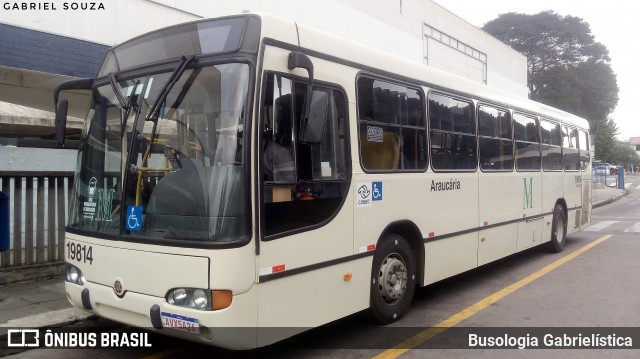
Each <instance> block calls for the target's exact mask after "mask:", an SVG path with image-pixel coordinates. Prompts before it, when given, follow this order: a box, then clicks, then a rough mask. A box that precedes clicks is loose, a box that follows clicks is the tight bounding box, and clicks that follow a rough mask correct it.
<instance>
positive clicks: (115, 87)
mask: <svg viewBox="0 0 640 359" xmlns="http://www.w3.org/2000/svg"><path fill="white" fill-rule="evenodd" d="M109 83H110V84H111V88H112V89H113V93H115V95H116V98H117V99H118V102H119V103H120V107H122V109H123V110H125V111H126V110H128V109H129V107H131V98H129V100H128V101H125V99H124V97H123V96H122V92H121V91H120V90H118V85H117V83H116V75H114V74H113V72H111V73H109ZM133 92H135V89H134V91H133Z"/></svg>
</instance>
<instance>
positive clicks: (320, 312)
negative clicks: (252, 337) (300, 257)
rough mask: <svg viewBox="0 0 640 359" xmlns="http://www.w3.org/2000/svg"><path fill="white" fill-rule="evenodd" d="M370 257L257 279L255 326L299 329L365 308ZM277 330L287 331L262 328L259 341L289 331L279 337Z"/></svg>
mask: <svg viewBox="0 0 640 359" xmlns="http://www.w3.org/2000/svg"><path fill="white" fill-rule="evenodd" d="M292 252H294V251H292ZM372 258H373V257H372V256H367V257H364V258H359V259H356V260H352V261H348V262H345V263H340V264H336V265H331V266H326V267H323V268H320V269H314V270H311V271H308V272H304V273H301V274H296V275H291V276H287V277H284V278H279V279H273V280H270V281H267V282H264V283H260V284H259V285H258V297H259V301H258V326H259V327H266V328H272V327H288V328H290V329H295V330H297V331H298V332H300V331H304V330H307V329H310V328H312V327H316V326H319V325H322V324H325V323H328V322H330V321H333V320H336V319H339V318H342V317H345V316H347V315H350V314H353V313H355V312H357V311H360V310H363V309H366V308H368V307H369V277H370V274H371V261H372ZM349 273H350V274H351V276H350V277H349V276H348V274H349ZM280 334H286V333H284V331H283V332H282V333H280V332H279V331H273V332H272V333H271V334H269V332H265V333H264V337H263V338H261V340H260V341H261V343H260V345H266V344H270V343H272V342H275V341H277V340H281V339H283V338H285V337H286V336H290V335H292V333H288V334H287V335H284V336H282V337H280V338H278V336H280Z"/></svg>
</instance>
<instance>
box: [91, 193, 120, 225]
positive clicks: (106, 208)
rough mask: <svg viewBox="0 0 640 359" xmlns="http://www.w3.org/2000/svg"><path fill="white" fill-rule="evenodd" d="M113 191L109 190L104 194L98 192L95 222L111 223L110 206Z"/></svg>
mask: <svg viewBox="0 0 640 359" xmlns="http://www.w3.org/2000/svg"><path fill="white" fill-rule="evenodd" d="M115 191H116V190H115V189H110V190H109V192H107V193H105V191H104V190H101V189H99V190H98V206H97V209H96V210H97V211H96V221H105V222H111V221H112V218H111V206H112V203H113V193H114V192H115Z"/></svg>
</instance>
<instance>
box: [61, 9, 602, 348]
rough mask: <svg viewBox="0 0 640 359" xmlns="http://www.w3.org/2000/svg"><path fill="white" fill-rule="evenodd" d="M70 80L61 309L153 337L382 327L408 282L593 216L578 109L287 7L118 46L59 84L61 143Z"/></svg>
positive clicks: (557, 243) (235, 341)
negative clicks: (335, 29)
mask: <svg viewBox="0 0 640 359" xmlns="http://www.w3.org/2000/svg"><path fill="white" fill-rule="evenodd" d="M71 89H90V93H91V97H92V105H91V108H90V110H89V112H88V115H87V117H86V122H85V126H84V130H83V131H82V134H81V144H80V147H79V153H78V163H77V172H76V175H75V182H74V187H73V194H72V196H71V197H72V198H71V202H70V203H71V206H70V207H71V209H70V215H69V221H68V226H67V229H66V244H65V245H66V262H67V264H66V291H67V294H68V297H69V300H70V301H71V302H72V303H73V304H74V305H76V306H78V307H81V308H84V309H86V310H88V311H91V312H92V313H95V314H96V315H99V316H102V317H106V318H109V319H112V320H116V321H119V322H122V323H126V324H128V325H133V326H138V327H148V328H151V330H157V331H158V332H160V333H163V334H167V335H172V336H178V337H182V338H185V339H189V340H193V341H198V342H203V343H208V344H211V345H216V346H221V347H227V348H253V347H259V346H263V345H268V344H270V343H273V342H275V341H278V340H281V339H283V338H284V337H287V336H290V335H292V334H295V333H296V332H299V331H301V330H304V329H305V328H312V327H316V326H319V325H322V324H324V323H327V322H330V321H333V320H336V319H338V318H341V317H344V316H347V315H349V314H352V313H355V312H359V311H363V310H369V311H370V312H371V314H372V316H373V318H375V319H377V320H378V321H380V322H382V323H391V322H393V321H396V320H398V319H399V318H401V317H402V316H403V315H404V314H405V313H406V312H407V310H408V308H409V305H410V303H411V300H412V296H413V294H414V290H415V287H416V286H426V285H428V284H431V283H434V282H436V281H439V280H442V279H444V278H447V277H450V276H453V275H456V274H458V273H461V272H464V271H467V270H470V269H473V268H476V267H478V266H481V265H483V264H486V263H489V262H491V261H494V260H497V259H499V258H503V257H505V256H508V255H511V254H513V253H516V252H519V251H522V250H525V249H527V248H530V247H532V246H536V245H539V244H545V245H547V246H548V247H549V248H550V249H551V250H553V251H556V252H557V251H561V250H562V249H563V246H564V244H565V236H566V235H567V234H569V233H571V232H574V231H576V230H578V229H580V228H581V227H583V226H585V225H586V224H588V223H589V221H590V215H591V165H590V155H589V150H588V149H589V136H588V131H589V130H588V123H587V121H585V120H584V119H581V118H579V117H576V116H573V115H571V114H568V113H565V112H562V111H560V110H557V109H554V108H551V107H548V106H545V105H542V104H539V103H536V102H532V101H529V100H527V99H524V98H520V97H517V96H513V95H511V94H508V93H505V92H502V91H498V90H495V89H492V88H490V87H488V86H486V85H483V84H479V83H475V82H471V81H468V80H465V79H462V78H459V77H457V76H453V75H450V74H447V73H444V72H441V71H438V70H435V69H432V68H429V67H426V66H423V65H421V64H418V63H414V62H410V61H407V60H404V59H402V58H399V57H396V56H393V55H391V54H387V53H383V52H380V51H377V50H374V49H371V48H367V47H364V46H361V45H359V44H356V43H353V42H350V41H347V40H344V39H341V38H337V37H335V36H332V35H328V34H326V33H323V32H321V31H317V30H314V29H312V28H309V27H306V26H304V25H302V24H297V23H294V22H290V21H286V20H283V19H280V18H277V17H273V16H268V15H258V14H243V15H238V16H230V17H223V18H218V19H208V20H202V21H197V22H191V23H187V24H182V25H177V26H172V27H169V28H165V29H161V30H158V31H154V32H151V33H148V34H145V35H142V36H139V37H136V38H134V39H132V40H129V41H127V42H125V43H123V44H120V45H118V46H115V47H113V48H112V49H110V50H109V51H108V53H107V55H106V58H105V60H104V64H103V65H102V67H101V69H100V71H99V73H98V75H97V77H96V78H95V79H80V80H72V81H69V82H65V83H63V84H61V85H60V86H59V87H58V88H57V89H56V92H55V101H56V103H58V102H59V103H60V104H59V107H58V111H57V118H56V124H57V129H58V132H57V135H58V140H59V142H61V143H63V142H64V126H65V121H66V107H67V105H68V102H67V101H66V100H61V101H58V95H59V94H60V92H61V91H64V90H71ZM265 328H277V330H266V329H265ZM234 329H235V330H234ZM240 329H242V335H238V333H237V330H240ZM261 329H265V330H261Z"/></svg>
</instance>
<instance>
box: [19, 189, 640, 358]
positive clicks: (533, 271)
mask: <svg viewBox="0 0 640 359" xmlns="http://www.w3.org/2000/svg"><path fill="white" fill-rule="evenodd" d="M627 183H628V184H630V185H629V186H628V190H629V193H628V195H627V196H626V197H624V198H622V199H620V200H618V201H616V202H614V203H612V204H609V205H606V206H604V207H601V208H597V209H595V210H594V212H593V216H592V225H591V227H588V228H586V229H585V230H584V231H581V232H578V233H576V234H573V235H571V236H570V237H569V238H567V243H566V247H565V250H564V251H563V252H561V253H555V254H552V253H549V252H546V251H545V250H544V249H542V248H533V249H531V250H528V251H526V252H523V253H519V254H516V255H514V256H511V257H509V258H506V259H503V260H500V261H498V262H495V263H492V264H489V265H486V266H483V267H481V268H479V269H477V270H473V271H470V272H468V273H464V274H462V275H459V276H456V277H454V278H450V279H447V280H445V281H442V282H439V283H436V284H434V285H431V286H428V287H426V288H421V289H419V290H417V291H416V295H415V297H414V301H413V305H412V307H411V310H410V312H409V314H408V315H407V316H406V317H405V318H403V319H402V320H400V321H399V322H397V323H395V324H393V325H390V326H387V327H375V326H370V325H369V322H368V321H367V320H366V319H364V318H363V317H362V315H354V316H350V317H348V318H345V319H343V320H340V321H338V322H334V323H331V324H329V325H327V326H324V327H321V328H316V329H313V330H311V331H308V332H306V333H303V334H301V335H298V336H296V337H293V338H291V339H288V340H286V341H284V342H281V343H278V344H276V345H274V346H271V347H268V348H262V349H259V350H256V351H250V352H231V351H225V350H220V349H216V348H211V347H207V346H201V345H198V344H195V343H191V342H185V341H181V340H177V339H172V338H165V337H159V336H155V335H154V334H150V335H151V337H150V340H151V341H152V342H153V343H154V345H153V347H151V348H144V349H109V350H105V349H82V350H78V349H46V350H45V349H35V350H29V351H25V352H22V353H18V354H15V355H12V356H11V358H42V357H47V358H51V359H54V358H64V359H73V358H86V357H94V358H150V359H151V358H153V359H158V358H183V357H204V356H208V357H256V358H262V357H279V358H300V357H304V358H327V357H335V358H372V357H378V358H396V357H398V356H401V357H402V358H418V357H420V358H423V357H426V356H430V357H438V358H440V357H444V358H449V357H450V358H466V357H469V358H471V357H473V358H478V357H480V358H512V357H514V356H518V357H532V358H534V357H535V358H538V357H541V356H545V357H551V358H567V357H569V358H572V357H575V358H578V357H579V358H581V359H582V358H600V357H615V358H619V357H629V358H631V357H634V358H635V357H638V355H639V354H640V350H634V349H596V350H593V349H591V350H581V349H535V350H518V349H500V350H498V349H493V348H476V349H459V348H461V347H462V346H464V345H467V344H468V343H469V334H475V335H478V336H480V337H482V336H495V337H499V336H502V337H504V336H505V335H507V336H512V337H516V338H524V340H528V341H529V342H528V343H526V344H527V345H525V346H529V347H530V348H532V347H533V348H535V347H539V346H541V345H542V344H543V342H542V338H543V335H544V334H546V333H554V336H555V335H558V336H560V335H562V334H567V335H570V336H571V335H573V336H577V335H578V333H580V334H581V335H587V334H586V333H587V332H589V331H594V332H597V333H599V334H601V335H602V336H606V335H611V334H615V335H617V336H618V337H625V335H626V334H629V333H630V331H631V333H632V334H634V333H635V339H637V343H635V342H634V343H633V345H634V346H635V347H638V348H640V329H639V327H640V310H639V309H640V280H638V274H639V273H640V259H639V258H638V257H639V255H638V254H640V233H639V232H640V189H636V187H637V186H638V184H640V177H638V178H635V177H628V178H627ZM88 325H97V326H109V325H114V327H113V328H112V329H110V330H111V331H112V332H118V333H120V332H127V331H128V332H132V331H133V332H136V331H137V332H139V330H136V329H134V328H122V327H119V326H116V325H115V324H110V323H106V322H98V323H88ZM624 327H636V328H635V329H633V328H632V329H629V328H626V329H625V328H624ZM588 328H595V329H588ZM583 331H584V332H585V334H582V332H583ZM532 337H536V338H538V339H539V343H538V345H537V346H533V345H531V344H532V343H531V341H532V339H531V338H532ZM397 345H399V347H398V348H397V349H395V350H394V349H391V350H389V348H391V347H393V346H397ZM452 347H453V349H451V348H452ZM443 348H444V349H443Z"/></svg>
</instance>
